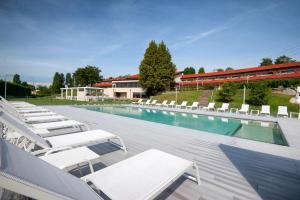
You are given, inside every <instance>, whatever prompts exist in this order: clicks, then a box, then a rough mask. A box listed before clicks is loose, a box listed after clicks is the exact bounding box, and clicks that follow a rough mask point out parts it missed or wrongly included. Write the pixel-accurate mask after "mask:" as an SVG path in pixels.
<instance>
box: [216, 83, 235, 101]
mask: <svg viewBox="0 0 300 200" xmlns="http://www.w3.org/2000/svg"><path fill="white" fill-rule="evenodd" d="M235 93H236V85H235V84H233V83H225V84H224V85H223V86H222V89H221V90H220V91H219V92H218V94H217V99H218V101H221V102H226V103H228V102H231V101H233V96H234V95H235Z"/></svg>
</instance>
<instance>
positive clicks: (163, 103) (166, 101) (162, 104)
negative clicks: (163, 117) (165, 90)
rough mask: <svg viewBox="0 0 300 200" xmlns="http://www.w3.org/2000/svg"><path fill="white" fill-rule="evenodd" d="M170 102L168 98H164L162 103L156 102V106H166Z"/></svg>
mask: <svg viewBox="0 0 300 200" xmlns="http://www.w3.org/2000/svg"><path fill="white" fill-rule="evenodd" d="M167 103H168V100H164V101H163V102H162V103H157V104H155V105H156V106H166V105H167Z"/></svg>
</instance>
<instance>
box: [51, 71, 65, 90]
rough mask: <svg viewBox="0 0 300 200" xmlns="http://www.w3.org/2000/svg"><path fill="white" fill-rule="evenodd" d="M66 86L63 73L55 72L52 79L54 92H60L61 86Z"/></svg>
mask: <svg viewBox="0 0 300 200" xmlns="http://www.w3.org/2000/svg"><path fill="white" fill-rule="evenodd" d="M62 87H64V79H63V76H62V74H60V73H58V72H55V74H54V77H53V81H52V92H53V93H54V94H57V93H60V88H62Z"/></svg>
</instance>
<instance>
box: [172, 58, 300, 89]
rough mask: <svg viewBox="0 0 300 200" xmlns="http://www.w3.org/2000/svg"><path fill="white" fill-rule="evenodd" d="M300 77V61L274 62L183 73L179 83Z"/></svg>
mask: <svg viewBox="0 0 300 200" xmlns="http://www.w3.org/2000/svg"><path fill="white" fill-rule="evenodd" d="M293 78H300V62H292V63H285V64H274V65H269V66H259V67H249V68H242V69H235V70H227V71H221V72H208V73H204V74H189V75H182V76H181V78H180V79H181V81H178V82H177V84H178V85H180V86H185V85H220V84H223V83H227V82H248V81H261V80H271V79H293Z"/></svg>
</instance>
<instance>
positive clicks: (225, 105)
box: [217, 103, 229, 112]
mask: <svg viewBox="0 0 300 200" xmlns="http://www.w3.org/2000/svg"><path fill="white" fill-rule="evenodd" d="M226 111H229V103H222V106H221V108H217V112H226Z"/></svg>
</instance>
